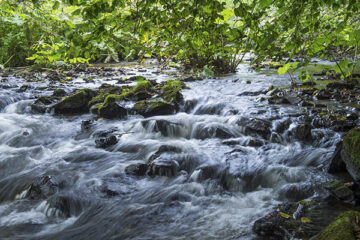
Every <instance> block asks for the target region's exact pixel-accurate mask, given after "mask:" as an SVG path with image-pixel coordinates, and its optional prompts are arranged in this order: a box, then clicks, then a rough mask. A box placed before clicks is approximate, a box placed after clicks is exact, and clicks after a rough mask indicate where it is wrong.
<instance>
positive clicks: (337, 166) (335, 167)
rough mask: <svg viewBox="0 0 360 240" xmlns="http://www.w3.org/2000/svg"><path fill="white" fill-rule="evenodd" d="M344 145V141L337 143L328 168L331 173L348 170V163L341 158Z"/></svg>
mask: <svg viewBox="0 0 360 240" xmlns="http://www.w3.org/2000/svg"><path fill="white" fill-rule="evenodd" d="M342 145H343V142H342V141H340V142H338V143H337V144H336V148H335V151H334V153H333V155H332V156H331V158H330V160H329V162H330V164H329V169H328V172H329V173H339V172H345V171H346V165H345V163H344V161H343V160H342V158H341V150H342Z"/></svg>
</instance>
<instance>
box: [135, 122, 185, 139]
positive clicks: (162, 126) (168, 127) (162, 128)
mask: <svg viewBox="0 0 360 240" xmlns="http://www.w3.org/2000/svg"><path fill="white" fill-rule="evenodd" d="M141 125H142V126H143V128H145V129H148V130H151V131H154V132H160V133H161V135H163V136H165V137H167V136H169V135H171V134H172V133H175V131H176V128H177V127H179V126H182V125H181V124H180V123H175V122H170V121H168V120H163V119H155V120H144V121H141Z"/></svg>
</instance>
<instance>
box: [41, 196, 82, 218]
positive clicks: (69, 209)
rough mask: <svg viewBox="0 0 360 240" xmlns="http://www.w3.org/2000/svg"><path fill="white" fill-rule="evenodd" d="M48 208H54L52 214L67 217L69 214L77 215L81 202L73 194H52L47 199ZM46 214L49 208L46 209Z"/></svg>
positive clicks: (79, 211)
mask: <svg viewBox="0 0 360 240" xmlns="http://www.w3.org/2000/svg"><path fill="white" fill-rule="evenodd" d="M48 203H49V207H50V210H51V209H54V210H55V212H53V215H54V216H61V217H65V218H69V217H71V216H78V215H79V214H80V213H81V212H82V209H83V208H82V202H81V201H80V200H79V199H77V198H76V197H74V195H71V196H67V195H60V196H58V195H54V196H52V197H51V198H50V199H49V200H48ZM47 212H48V214H50V213H49V210H48V211H47Z"/></svg>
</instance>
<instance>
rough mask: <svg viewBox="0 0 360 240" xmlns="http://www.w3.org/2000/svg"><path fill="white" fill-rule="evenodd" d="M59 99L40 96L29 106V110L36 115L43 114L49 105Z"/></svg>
mask: <svg viewBox="0 0 360 240" xmlns="http://www.w3.org/2000/svg"><path fill="white" fill-rule="evenodd" d="M58 99H59V98H57V97H54V96H41V97H39V98H38V99H36V100H35V102H34V103H33V104H31V110H32V111H34V112H36V113H45V112H46V111H47V109H48V108H49V105H51V104H53V103H55V102H56V101H57V100H58Z"/></svg>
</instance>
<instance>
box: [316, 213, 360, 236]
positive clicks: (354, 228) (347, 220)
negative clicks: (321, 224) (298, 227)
mask: <svg viewBox="0 0 360 240" xmlns="http://www.w3.org/2000/svg"><path fill="white" fill-rule="evenodd" d="M359 217H360V212H356V211H347V212H344V213H343V214H341V215H340V216H338V217H337V218H336V220H335V221H333V222H332V223H331V224H330V225H329V226H328V227H327V228H326V229H325V230H323V231H322V232H321V233H320V234H319V235H317V236H316V237H315V238H314V240H329V239H331V240H357V239H359V238H358V237H359V233H360V226H359V223H358V222H357V221H358V220H357V218H359Z"/></svg>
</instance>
